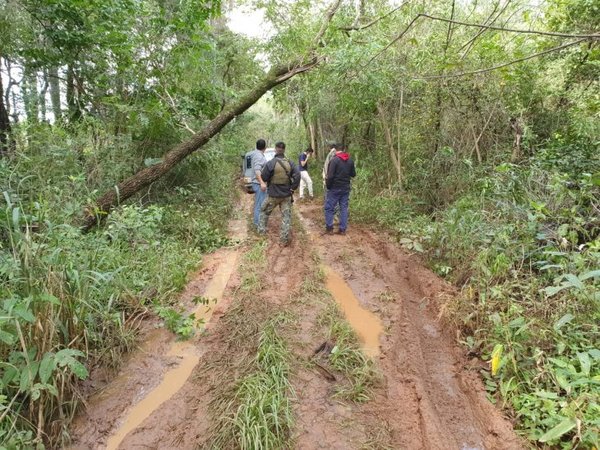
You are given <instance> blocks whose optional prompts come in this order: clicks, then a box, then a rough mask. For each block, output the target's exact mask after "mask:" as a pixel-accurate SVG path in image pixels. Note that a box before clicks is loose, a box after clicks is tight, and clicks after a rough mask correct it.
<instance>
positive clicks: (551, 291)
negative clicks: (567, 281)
mask: <svg viewBox="0 0 600 450" xmlns="http://www.w3.org/2000/svg"><path fill="white" fill-rule="evenodd" d="M567 287H568V286H565V285H562V286H548V287H546V288H544V289H543V291H544V293H545V294H546V295H547V296H548V297H552V296H553V295H556V294H558V293H559V292H560V291H562V290H563V289H565V288H567Z"/></svg>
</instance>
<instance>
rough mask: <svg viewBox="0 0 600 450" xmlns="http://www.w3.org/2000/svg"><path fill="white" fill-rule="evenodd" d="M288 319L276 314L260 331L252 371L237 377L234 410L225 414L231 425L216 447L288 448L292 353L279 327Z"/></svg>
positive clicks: (216, 441)
mask: <svg viewBox="0 0 600 450" xmlns="http://www.w3.org/2000/svg"><path fill="white" fill-rule="evenodd" d="M284 321H285V319H284V318H282V317H276V318H274V319H271V320H269V321H268V322H267V324H266V325H265V326H264V328H263V329H262V331H261V333H260V337H259V345H258V351H257V354H256V359H255V361H254V368H253V371H252V373H250V374H248V375H246V376H245V377H243V378H242V379H241V380H239V381H238V383H237V387H236V389H235V397H234V400H233V401H234V403H235V404H236V405H238V406H237V409H236V410H235V412H234V413H233V414H232V415H231V416H229V417H226V418H225V420H227V421H228V422H229V424H230V425H229V426H228V427H226V428H224V429H223V431H222V434H221V435H220V436H219V438H217V439H216V440H215V441H214V442H213V445H214V446H215V447H216V448H230V447H235V448H241V449H257V450H258V449H275V448H288V447H289V446H290V443H289V438H290V432H291V430H292V427H293V415H292V407H291V403H290V399H291V398H292V397H293V395H294V393H293V389H292V386H291V385H290V381H289V377H290V360H291V355H290V352H289V350H288V348H287V346H286V344H285V341H284V340H283V339H282V337H281V336H280V335H279V334H278V332H277V329H278V328H279V327H280V326H281V325H282V324H283V322H284Z"/></svg>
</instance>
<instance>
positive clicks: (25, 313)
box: [13, 305, 35, 323]
mask: <svg viewBox="0 0 600 450" xmlns="http://www.w3.org/2000/svg"><path fill="white" fill-rule="evenodd" d="M13 312H14V313H15V314H16V315H17V316H19V317H20V318H21V319H23V320H25V321H27V322H29V323H33V322H35V317H34V315H33V313H32V312H31V310H29V309H27V308H26V307H25V306H24V305H17V306H15V308H14V309H13Z"/></svg>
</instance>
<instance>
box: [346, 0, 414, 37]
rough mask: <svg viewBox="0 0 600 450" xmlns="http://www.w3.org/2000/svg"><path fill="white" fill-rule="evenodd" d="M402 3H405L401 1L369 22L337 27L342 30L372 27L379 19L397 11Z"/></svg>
mask: <svg viewBox="0 0 600 450" xmlns="http://www.w3.org/2000/svg"><path fill="white" fill-rule="evenodd" d="M404 5H406V3H402V4H401V5H399V6H396V7H395V8H394V9H392V10H391V11H388V12H387V13H385V14H384V15H382V16H379V17H376V18H375V19H373V20H371V21H370V22H369V23H366V24H364V25H360V26H357V25H352V26H350V27H339V28H338V29H339V30H342V31H358V30H364V29H365V28H369V27H372V26H373V25H375V24H376V23H377V22H379V21H380V20H383V19H385V18H386V17H388V16H391V15H392V14H394V13H395V12H396V11H398V10H399V9H400V8H402V7H403V6H404Z"/></svg>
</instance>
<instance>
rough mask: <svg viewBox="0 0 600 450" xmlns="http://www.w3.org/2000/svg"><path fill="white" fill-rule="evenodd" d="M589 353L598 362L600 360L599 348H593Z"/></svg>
mask: <svg viewBox="0 0 600 450" xmlns="http://www.w3.org/2000/svg"><path fill="white" fill-rule="evenodd" d="M588 353H589V354H590V356H591V357H592V358H594V359H595V360H596V361H597V360H599V359H600V350H598V349H597V348H592V349H591V350H588Z"/></svg>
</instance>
